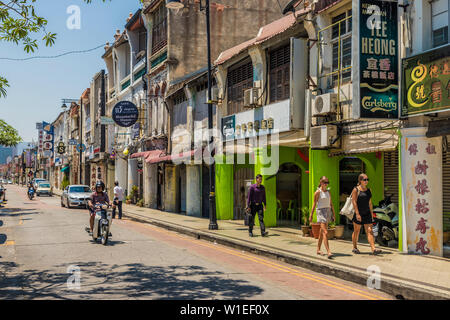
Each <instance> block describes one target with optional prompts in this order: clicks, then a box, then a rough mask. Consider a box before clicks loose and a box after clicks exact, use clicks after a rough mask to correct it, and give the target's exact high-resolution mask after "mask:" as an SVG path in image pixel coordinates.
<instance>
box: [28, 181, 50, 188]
mask: <svg viewBox="0 0 450 320" xmlns="http://www.w3.org/2000/svg"><path fill="white" fill-rule="evenodd" d="M41 181H47V180H45V179H42V178H34V179H33V180H32V183H33V187H34V188H35V189H37V187H38V183H39V182H41ZM47 182H48V181H47ZM49 183H50V182H49Z"/></svg>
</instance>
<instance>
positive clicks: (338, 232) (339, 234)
mask: <svg viewBox="0 0 450 320" xmlns="http://www.w3.org/2000/svg"><path fill="white" fill-rule="evenodd" d="M344 230H345V225H343V224H338V225H336V226H335V228H334V236H335V237H336V238H337V239H342V238H344Z"/></svg>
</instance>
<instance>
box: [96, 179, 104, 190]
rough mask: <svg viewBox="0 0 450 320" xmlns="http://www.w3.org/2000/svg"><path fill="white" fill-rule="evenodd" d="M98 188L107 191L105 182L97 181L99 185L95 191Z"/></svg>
mask: <svg viewBox="0 0 450 320" xmlns="http://www.w3.org/2000/svg"><path fill="white" fill-rule="evenodd" d="M98 187H100V188H102V191H105V184H104V183H103V181H100V180H99V181H97V183H96V184H95V191H97V188H98Z"/></svg>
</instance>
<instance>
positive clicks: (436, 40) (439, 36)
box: [433, 26, 448, 47]
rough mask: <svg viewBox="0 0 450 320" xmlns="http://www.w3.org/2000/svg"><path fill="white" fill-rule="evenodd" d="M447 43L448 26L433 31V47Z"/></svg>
mask: <svg viewBox="0 0 450 320" xmlns="http://www.w3.org/2000/svg"><path fill="white" fill-rule="evenodd" d="M446 43H448V26H446V27H443V28H440V29H437V30H435V31H433V47H438V46H441V45H444V44H446Z"/></svg>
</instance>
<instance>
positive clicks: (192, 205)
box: [186, 164, 202, 217]
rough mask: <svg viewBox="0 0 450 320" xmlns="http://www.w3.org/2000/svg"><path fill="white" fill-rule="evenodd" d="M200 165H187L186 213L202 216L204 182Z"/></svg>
mask: <svg viewBox="0 0 450 320" xmlns="http://www.w3.org/2000/svg"><path fill="white" fill-rule="evenodd" d="M201 169H202V167H201V166H200V165H192V164H187V165H186V180H187V182H186V183H187V188H186V215H188V216H194V217H201V216H202V184H201V181H202V180H201V177H202V175H201Z"/></svg>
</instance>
